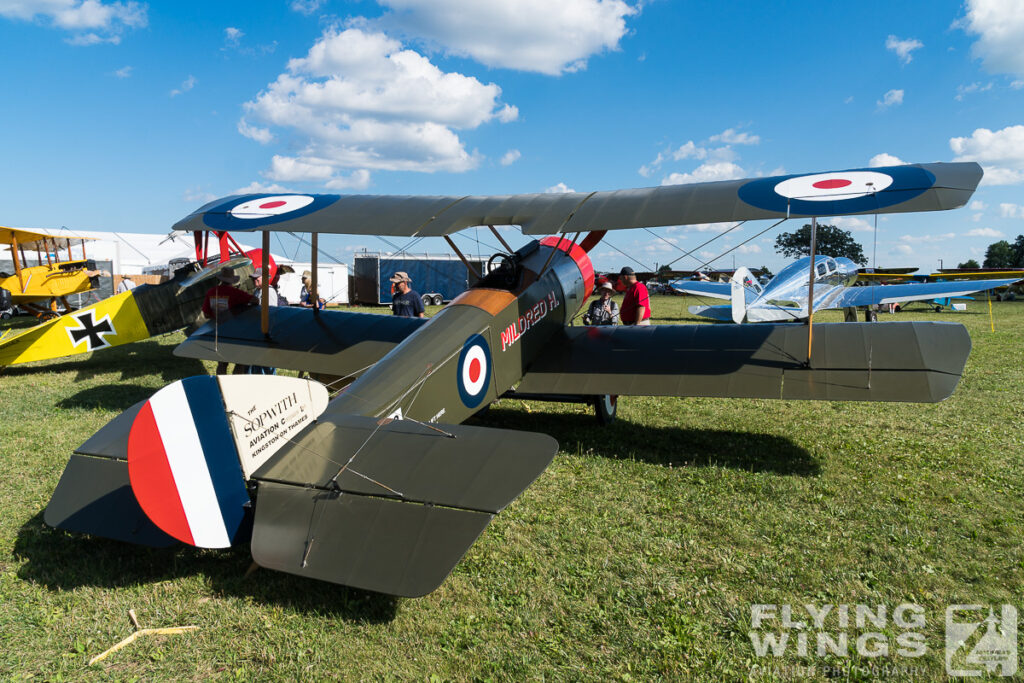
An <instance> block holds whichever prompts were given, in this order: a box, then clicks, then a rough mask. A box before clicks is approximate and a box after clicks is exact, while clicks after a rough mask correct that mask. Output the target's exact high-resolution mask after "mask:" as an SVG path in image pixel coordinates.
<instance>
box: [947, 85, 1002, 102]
mask: <svg viewBox="0 0 1024 683" xmlns="http://www.w3.org/2000/svg"><path fill="white" fill-rule="evenodd" d="M993 85H994V84H993V83H992V82H988V83H986V84H985V85H982V84H981V83H979V82H974V83H971V84H970V85H958V86H956V95H955V96H954V97H953V99H954V100H956V101H957V102H962V101H963V99H964V95H969V94H971V93H976V92H986V91H988V90H991V89H992V86H993Z"/></svg>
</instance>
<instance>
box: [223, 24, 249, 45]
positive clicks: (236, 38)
mask: <svg viewBox="0 0 1024 683" xmlns="http://www.w3.org/2000/svg"><path fill="white" fill-rule="evenodd" d="M244 35H245V34H244V33H242V31H240V30H239V29H237V28H235V27H234V26H228V27H227V28H226V29H224V44H225V45H226V46H228V47H238V44H239V43H240V42H241V40H242V36H244Z"/></svg>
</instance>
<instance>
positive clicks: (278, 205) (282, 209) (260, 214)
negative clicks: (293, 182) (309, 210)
mask: <svg viewBox="0 0 1024 683" xmlns="http://www.w3.org/2000/svg"><path fill="white" fill-rule="evenodd" d="M312 203H313V198H312V197H310V196H308V195H301V194H282V195H277V196H273V197H261V198H259V199H251V200H249V201H247V202H242V203H241V204H239V205H238V206H236V207H234V208H233V209H231V215H232V216H234V217H235V218H241V219H243V220H253V219H256V218H267V217H268V216H280V215H281V214H282V213H290V212H292V211H298V210H299V209H304V208H306V207H307V206H309V205H310V204H312Z"/></svg>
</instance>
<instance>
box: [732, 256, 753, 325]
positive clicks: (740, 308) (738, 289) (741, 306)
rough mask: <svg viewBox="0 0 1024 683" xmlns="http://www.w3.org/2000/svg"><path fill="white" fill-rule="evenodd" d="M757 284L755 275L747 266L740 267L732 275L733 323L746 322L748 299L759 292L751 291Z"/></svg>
mask: <svg viewBox="0 0 1024 683" xmlns="http://www.w3.org/2000/svg"><path fill="white" fill-rule="evenodd" d="M756 282H757V279H756V278H755V277H754V274H753V273H751V272H750V269H749V268H747V267H746V266H740V267H739V268H737V269H736V272H735V273H733V274H732V279H731V280H730V283H731V284H732V321H733V322H734V323H742V322H746V319H747V298H748V297H749V296H750V294H751V293H754V292H756V291H757V290H756V289H753V290H752V289H751V287H753V286H754V283H756ZM758 289H759V288H758Z"/></svg>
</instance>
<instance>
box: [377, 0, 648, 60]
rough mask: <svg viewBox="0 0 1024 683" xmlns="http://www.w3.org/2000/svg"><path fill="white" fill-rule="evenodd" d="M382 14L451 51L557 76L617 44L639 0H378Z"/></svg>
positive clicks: (394, 24) (397, 25) (390, 22)
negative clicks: (384, 10) (634, 2)
mask: <svg viewBox="0 0 1024 683" xmlns="http://www.w3.org/2000/svg"><path fill="white" fill-rule="evenodd" d="M377 1H378V3H379V4H381V5H383V6H384V7H387V8H389V9H390V10H392V11H391V12H390V13H389V14H388V15H386V16H385V17H383V18H382V19H381V21H382V23H383V24H384V25H385V26H392V27H395V28H398V29H400V30H401V31H403V32H405V33H406V34H407V35H411V36H415V37H417V38H419V39H422V40H424V41H427V43H428V44H431V45H436V46H439V47H440V48H441V49H443V50H445V51H446V52H448V53H450V54H454V55H460V56H466V57H471V58H473V59H474V60H476V61H478V62H480V63H481V64H485V65H487V66H491V67H501V68H506V69H517V70H521V71H535V72H538V73H543V74H548V75H552V76H556V75H559V74H562V73H567V72H573V71H579V70H580V69H584V68H586V65H587V59H589V58H590V57H592V56H594V55H596V54H600V53H602V52H605V51H608V50H617V49H618V47H619V41H620V40H621V39H622V37H623V36H624V35H625V34H626V31H627V27H626V19H627V18H629V17H631V16H634V15H636V14H638V13H639V11H640V9H639V5H630V4H629V3H627V2H624V1H623V0H561V1H560V2H555V3H552V2H548V0H489V1H488V2H480V1H479V0H377Z"/></svg>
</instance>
